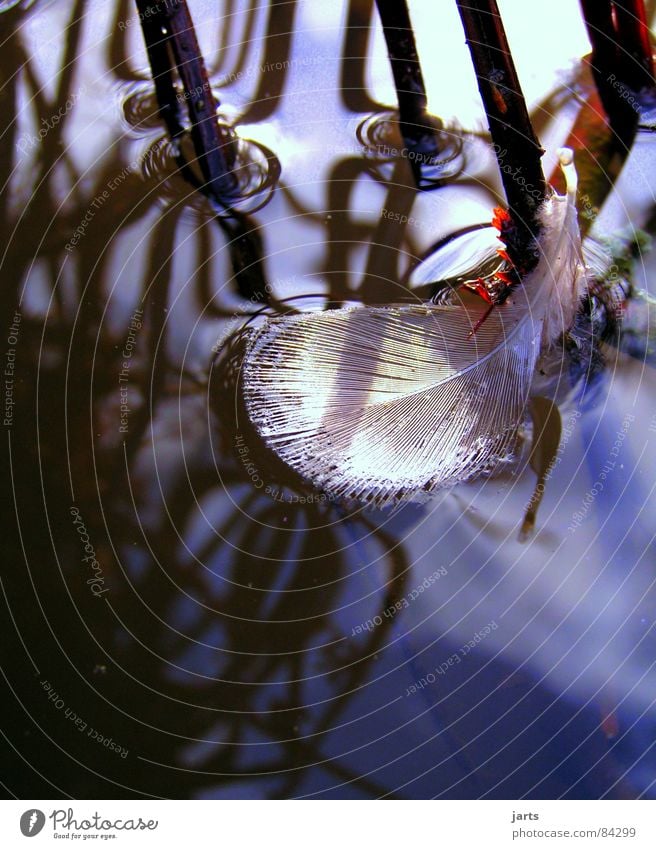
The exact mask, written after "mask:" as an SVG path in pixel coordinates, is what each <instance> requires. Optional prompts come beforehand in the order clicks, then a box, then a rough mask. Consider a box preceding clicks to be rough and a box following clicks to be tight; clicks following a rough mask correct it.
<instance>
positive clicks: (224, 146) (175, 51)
mask: <svg viewBox="0 0 656 849" xmlns="http://www.w3.org/2000/svg"><path fill="white" fill-rule="evenodd" d="M136 2H137V8H138V9H139V11H140V13H141V20H142V29H143V33H144V40H145V42H146V48H147V51H148V59H149V61H150V65H151V70H152V73H153V78H154V80H155V88H156V94H157V97H158V102H159V104H160V114H161V115H162V118H163V120H164V121H165V122H166V124H167V128H168V129H169V132H170V133H171V135H172V137H173V138H178V137H179V136H180V135H182V132H183V129H182V125H181V120H180V115H181V111H182V110H181V108H180V105H181V101H182V102H184V104H185V107H186V109H187V112H188V115H189V121H190V127H191V129H190V132H191V140H192V142H193V145H194V150H195V152H196V158H197V162H198V167H199V168H200V171H201V173H202V175H203V178H204V180H205V186H206V189H207V193H209V194H210V195H211V196H213V197H215V198H216V199H217V200H218V199H220V198H221V196H222V195H225V194H226V193H228V192H229V191H230V189H232V188H233V187H234V185H235V178H234V175H233V173H232V170H231V169H232V166H233V165H234V161H235V152H234V146H233V140H232V136H231V135H230V133H229V132H228V131H227V130H226V128H225V127H222V126H221V125H220V123H219V121H218V120H217V110H218V106H219V104H218V101H217V100H216V98H215V97H214V94H213V93H212V90H211V87H210V83H209V79H208V76H207V71H206V69H205V62H204V61H203V57H202V54H201V52H200V48H199V46H198V40H197V38H196V32H195V29H194V25H193V21H192V19H191V15H190V14H189V10H188V8H187V4H186V2H185V0H168V2H167V3H165V4H163V5H162V4H158V5H156V6H152V4H151V2H150V0H136ZM153 9H154V10H155V11H154V12H153ZM171 59H173V62H172V61H171ZM173 63H175V66H176V68H177V72H178V75H179V77H180V81H181V82H182V87H183V93H182V94H180V93H178V92H176V89H175V85H174V74H173V67H172V65H173Z"/></svg>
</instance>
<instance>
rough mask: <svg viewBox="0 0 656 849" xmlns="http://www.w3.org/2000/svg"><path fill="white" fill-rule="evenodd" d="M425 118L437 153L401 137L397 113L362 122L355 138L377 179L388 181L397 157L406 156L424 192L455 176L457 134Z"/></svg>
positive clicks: (459, 147)
mask: <svg viewBox="0 0 656 849" xmlns="http://www.w3.org/2000/svg"><path fill="white" fill-rule="evenodd" d="M427 121H430V123H431V125H432V126H433V128H434V129H435V138H436V139H437V143H438V152H437V153H434V152H433V151H432V150H428V149H427V148H424V149H422V148H421V146H420V145H418V144H417V145H411V144H410V143H407V142H405V141H404V140H403V137H402V135H401V131H400V123H399V115H398V112H391V111H390V112H382V113H381V112H379V113H376V114H373V115H369V116H368V117H367V118H365V119H364V121H362V123H361V124H360V126H359V127H358V129H357V137H358V141H359V142H360V144H361V145H362V146H363V148H364V156H365V157H366V158H367V159H368V160H369V161H370V162H371V168H372V172H373V173H374V175H375V176H376V177H377V178H378V179H380V180H383V181H385V182H387V181H389V180H390V179H391V177H392V172H393V169H394V164H395V163H396V162H397V161H398V160H399V159H406V160H407V161H408V162H409V163H410V164H411V165H412V166H413V167H414V168H415V169H416V172H417V173H418V175H419V183H418V187H419V188H420V189H422V190H424V191H426V190H429V189H434V188H437V187H438V186H439V185H441V184H442V183H443V181H444V180H447V179H449V178H452V177H457V176H458V174H459V173H460V172H461V171H462V168H463V165H464V156H463V152H462V150H463V142H462V138H461V136H460V134H459V133H457V132H456V131H455V130H446V129H444V125H443V123H442V121H441V120H440V119H439V118H435V117H433V116H427Z"/></svg>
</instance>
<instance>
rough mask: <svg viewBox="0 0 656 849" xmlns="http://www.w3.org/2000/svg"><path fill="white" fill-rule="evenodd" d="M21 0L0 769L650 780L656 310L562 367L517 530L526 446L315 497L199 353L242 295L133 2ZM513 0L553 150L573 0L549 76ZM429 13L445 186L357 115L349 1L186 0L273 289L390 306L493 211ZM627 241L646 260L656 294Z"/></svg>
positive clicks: (11, 136) (383, 80) (619, 793)
mask: <svg viewBox="0 0 656 849" xmlns="http://www.w3.org/2000/svg"><path fill="white" fill-rule="evenodd" d="M28 5H29V4H26V3H24V4H21V3H18V4H13V7H12V8H8V7H9V6H12V4H4V8H5V10H6V11H5V12H4V14H3V23H5V39H6V40H5V42H4V44H3V50H2V53H0V63H1V68H2V87H1V89H0V90H1V92H2V100H3V106H4V108H3V110H2V114H3V116H4V118H3V121H4V124H3V134H2V136H1V141H0V145H1V146H2V150H1V153H0V167H1V168H2V178H1V180H0V185H2V187H3V190H2V194H1V195H0V200H1V203H2V208H1V209H0V227H2V231H3V232H2V239H1V240H0V244H1V245H2V251H3V253H2V271H3V274H2V279H3V285H2V304H3V327H4V328H5V334H6V339H7V341H6V346H5V347H6V356H5V364H6V369H5V380H6V381H7V382H6V383H5V400H6V402H7V401H8V403H6V404H5V426H4V431H5V433H4V438H5V441H6V447H7V452H5V456H7V457H8V460H9V463H8V467H7V477H6V480H7V486H6V488H5V493H6V500H5V506H4V515H5V518H6V526H7V532H5V533H4V534H3V572H2V590H3V632H4V638H3V648H2V671H3V676H4V680H5V690H4V698H3V710H2V720H3V722H2V730H3V742H2V747H3V758H2V763H3V770H2V772H3V779H2V780H3V786H4V787H5V788H6V793H7V794H8V795H10V796H11V795H15V796H18V797H22V798H52V797H55V798H57V797H66V796H71V797H78V798H94V797H98V798H105V797H109V798H113V797H118V798H123V797H132V796H153V797H178V798H180V797H211V798H217V797H221V798H225V797H249V798H250V797H253V798H267V797H274V798H280V797H298V796H319V797H322V798H331V797H339V798H343V797H348V798H372V797H379V796H386V795H390V796H392V797H395V798H426V797H433V796H438V797H443V798H477V797H488V798H558V797H566V798H597V797H600V796H604V797H607V798H635V797H638V796H642V797H649V798H651V797H653V796H654V784H653V782H654V778H655V774H654V753H653V750H652V748H651V746H652V745H653V740H654V733H655V732H656V728H655V722H654V713H653V702H654V698H655V696H656V692H655V685H654V680H655V679H654V673H653V664H654V660H655V657H656V655H655V649H656V637H655V634H654V621H655V614H654V603H655V597H654V577H655V573H654V562H655V561H654V556H653V555H654V546H653V528H654V526H655V525H654V519H655V516H654V513H655V510H654V506H653V505H654V502H653V498H652V493H653V488H654V484H655V479H654V472H653V468H654V464H653V457H654V445H655V441H656V426H655V424H654V405H653V398H654V397H655V395H654V392H655V390H656V386H655V385H654V384H655V379H654V373H653V365H652V363H653V359H652V355H653V351H651V354H650V351H649V350H648V346H645V343H644V338H645V336H646V335H648V334H649V329H650V324H649V316H648V312H647V313H645V312H644V311H643V312H641V313H640V316H641V319H640V320H643V325H642V327H641V333H640V334H638V335H637V337H636V340H635V344H634V345H633V346H632V347H631V346H620V347H618V346H613V345H607V346H606V348H605V349H604V351H603V354H604V357H605V368H604V370H603V372H602V373H601V374H599V375H598V376H597V378H596V379H595V380H594V381H593V382H592V385H591V386H589V388H588V390H587V391H586V392H585V393H584V392H583V391H582V381H581V373H582V370H581V369H580V368H578V370H577V368H576V367H574V366H573V367H572V371H571V375H570V377H568V383H567V386H566V387H565V389H563V388H562V385H561V398H560V400H561V401H562V409H561V414H562V420H563V438H562V442H561V449H560V452H559V454H558V455H557V459H556V464H555V466H554V468H553V470H552V473H551V475H550V479H549V481H548V484H547V488H546V491H545V496H544V500H543V504H542V506H541V508H540V511H539V514H538V522H537V529H536V532H535V534H534V535H533V536H532V537H531V539H530V540H529V542H524V543H522V542H520V541H519V538H518V537H519V529H520V526H521V522H522V518H523V515H524V511H525V508H526V505H527V503H528V502H529V500H530V498H531V494H532V492H533V488H534V485H535V475H534V474H533V472H532V471H531V470H530V469H529V468H526V455H527V451H526V447H524V449H523V455H522V456H523V460H520V461H519V462H518V463H517V464H516V465H515V466H513V467H512V468H511V469H510V470H509V471H508V472H507V473H506V474H505V475H503V476H501V477H499V478H495V479H492V480H489V481H484V482H481V481H479V482H475V483H472V484H468V485H463V486H461V487H458V488H457V489H455V490H452V491H448V492H441V493H439V494H438V495H436V496H435V497H434V498H433V499H432V500H431V501H429V502H427V503H426V504H424V505H407V506H406V507H404V508H403V509H401V510H397V511H393V512H376V511H373V510H363V509H360V508H356V509H354V508H353V507H352V506H351V507H349V506H347V505H343V504H338V503H334V502H333V501H331V500H330V499H327V498H326V497H324V496H322V495H321V494H320V493H316V492H314V491H312V490H309V489H307V488H304V487H302V486H300V485H299V483H298V482H297V481H293V480H292V479H290V477H289V473H288V472H287V470H285V469H284V468H283V467H281V466H279V465H276V463H275V462H274V461H273V460H272V458H271V457H269V456H268V455H267V452H266V449H265V448H264V447H263V446H262V445H261V444H259V443H258V442H257V440H255V438H254V436H253V434H252V433H251V432H250V431H249V430H248V425H247V423H246V422H245V421H244V419H243V416H242V417H241V418H240V417H239V410H238V409H237V420H235V394H234V381H233V377H234V375H233V374H231V372H230V358H229V357H226V355H225V348H223V347H222V343H224V342H226V341H229V340H230V338H231V336H232V335H233V334H234V333H235V332H236V331H237V330H238V329H239V327H240V326H241V324H242V323H243V320H244V318H245V317H247V316H248V315H249V314H251V313H254V312H256V311H258V310H260V309H261V308H262V306H263V300H262V298H260V297H256V296H253V297H251V298H250V299H249V298H245V297H243V295H239V294H238V292H237V283H236V281H235V280H234V277H233V274H232V266H231V251H230V246H229V239H228V237H227V236H226V233H225V230H224V228H222V227H221V226H219V225H218V223H217V221H216V218H215V216H214V215H213V213H212V211H211V210H210V209H209V207H208V206H207V204H206V203H205V201H204V200H203V199H202V198H200V196H199V195H198V194H197V193H194V192H193V190H192V189H190V187H189V186H188V185H187V184H186V183H185V182H183V181H182V180H181V179H180V178H179V176H177V175H175V174H174V164H173V160H172V151H171V146H170V144H169V143H168V142H167V140H166V138H165V134H164V129H163V127H162V125H161V124H160V122H159V119H158V117H157V114H156V103H155V100H154V95H153V88H152V85H151V82H150V76H149V71H148V68H147V63H146V57H145V53H144V51H143V46H142V43H141V35H140V31H139V26H138V19H137V17H136V13H135V10H134V8H133V7H132V5H131V4H129V3H124V2H119V3H93V2H68V0H56V2H51V3H48V2H43V3H39V2H36V3H33V4H31V5H30V6H29V8H27V7H28ZM438 5H439V4H438ZM505 5H507V6H508V19H509V32H510V35H511V36H512V35H513V33H515V35H514V38H515V41H514V42H513V48H514V45H515V42H516V43H517V51H518V56H517V63H518V68H519V70H520V76H523V78H525V79H526V80H527V82H526V88H527V94H528V96H529V102H530V105H531V107H532V109H533V112H534V116H535V119H536V125H538V126H539V128H540V132H541V136H542V139H543V143H544V144H545V146H546V147H548V154H547V157H548V162H550V163H551V165H553V163H554V161H555V160H554V154H553V150H555V148H556V147H557V146H558V145H559V144H562V143H563V142H564V141H565V140H566V138H567V135H568V133H569V130H570V128H571V126H572V123H573V121H574V119H575V118H576V115H577V113H578V109H579V104H580V100H581V99H585V97H587V96H589V95H590V89H589V83H588V82H586V78H585V76H584V75H582V74H580V73H579V64H578V60H577V58H576V57H577V56H578V55H581V53H582V52H584V51H585V49H586V48H585V45H584V44H583V46H582V47H580V38H581V36H580V22H578V19H577V18H576V16H575V15H573V14H572V11H571V10H570V12H569V17H566V18H565V19H564V21H562V20H561V21H559V23H558V27H557V28H556V29H557V31H558V32H560V33H561V35H560V40H558V39H554V45H555V46H554V48H553V56H550V55H549V54H547V56H546V57H544V58H545V61H544V62H543V64H544V66H545V70H544V71H543V72H540V74H538V73H537V72H533V71H532V70H531V68H532V60H531V51H530V50H529V49H528V47H526V45H525V42H526V39H524V40H522V39H521V38H518V36H517V34H519V35H521V33H522V31H523V30H522V27H524V28H525V27H526V26H527V23H526V21H524V22H523V23H522V17H521V15H519V16H518V7H517V4H513V3H508V4H505ZM564 5H567V4H564ZM569 5H571V4H569ZM416 6H417V11H416V14H417V15H418V16H419V17H420V18H421V22H422V23H423V26H418V27H417V30H418V33H421V35H419V36H418V37H419V46H420V52H422V56H423V55H426V57H427V58H426V59H425V60H424V63H425V66H426V67H425V72H426V78H427V80H428V82H429V88H430V103H431V107H432V109H433V110H434V111H436V112H438V111H439V113H440V114H441V115H442V116H444V118H445V127H446V135H445V140H444V143H445V146H446V149H447V150H453V149H454V147H453V145H454V144H456V143H457V144H456V149H459V145H460V144H462V145H463V147H462V156H463V158H462V161H461V162H460V171H459V174H458V176H457V178H456V176H454V175H453V174H449V175H445V176H446V177H448V179H445V184H444V185H443V186H442V187H440V188H438V189H436V190H434V191H430V192H422V193H417V192H416V190H415V188H414V184H413V177H412V171H411V169H410V167H409V165H408V163H407V161H402V160H398V161H393V162H391V163H389V162H387V163H384V162H383V163H381V162H378V161H376V160H375V159H374V160H372V158H371V156H369V155H367V152H366V151H363V148H362V143H361V141H360V140H359V139H358V128H362V126H363V122H366V121H367V120H368V119H369V120H371V116H372V115H377V114H384V113H385V112H386V111H387V110H389V109H390V108H391V107H392V106H393V104H394V93H393V89H391V86H390V81H389V72H388V70H387V67H386V63H385V55H384V48H383V46H382V35H381V33H380V32H379V31H378V29H377V25H376V27H374V25H373V12H372V3H371V2H365V1H364V0H363V2H356V0H353V2H351V3H350V4H344V5H342V4H341V3H340V4H337V3H336V4H334V5H331V8H330V10H320V9H319V7H318V6H314V5H312V7H310V4H303V3H296V2H287V3H273V4H262V3H259V4H258V3H248V2H234V3H233V2H225V3H223V4H220V6H219V7H215V5H214V4H208V3H203V2H198V3H190V8H191V11H192V14H193V15H194V18H195V20H196V23H197V26H198V29H199V35H200V40H201V47H202V48H203V50H204V52H205V55H206V58H207V62H208V68H209V71H210V79H211V81H212V84H213V86H215V87H216V92H217V94H218V96H219V98H220V100H221V104H222V106H221V111H222V114H223V115H224V116H225V117H226V119H227V120H229V121H231V122H233V123H234V124H235V125H237V127H238V132H239V134H240V136H242V137H243V138H245V139H249V138H250V139H254V140H255V141H256V142H258V143H259V144H260V145H263V146H265V147H266V148H268V149H269V150H271V151H272V152H273V153H274V154H275V155H276V157H277V158H278V160H279V163H280V166H281V176H280V179H279V180H278V181H277V182H276V184H275V187H274V188H273V190H272V191H270V189H271V187H265V188H263V189H262V192H261V193H260V194H257V193H256V192H255V187H256V186H255V184H257V182H258V170H257V162H258V161H259V160H257V156H258V153H257V151H258V150H260V148H250V149H248V150H247V151H246V153H245V156H254V157H255V158H256V162H255V166H253V168H254V170H253V175H252V182H251V188H252V189H253V192H254V196H253V197H252V198H251V200H250V201H249V202H245V204H244V212H247V213H248V214H249V215H250V221H251V225H252V226H253V227H254V228H256V230H257V233H258V236H259V238H260V239H261V242H262V245H263V265H264V268H265V275H266V281H267V283H268V285H269V291H270V293H271V294H272V297H273V300H274V301H275V300H283V299H286V298H290V297H298V296H313V297H312V298H308V297H306V299H305V301H304V303H307V304H309V303H311V302H312V301H315V302H316V301H319V302H323V300H325V299H326V298H329V299H331V300H333V301H336V302H344V301H350V300H361V301H364V302H365V303H384V302H389V301H390V300H394V299H398V298H399V297H400V294H401V295H407V290H405V289H404V288H403V282H402V281H404V280H405V279H406V277H407V273H408V271H409V269H410V268H411V267H412V265H413V263H416V262H417V261H418V259H419V258H420V257H421V256H423V255H424V253H425V252H426V251H427V250H429V248H430V247H431V245H433V244H434V243H436V242H438V241H439V240H440V239H443V238H444V237H445V236H447V235H448V234H449V233H452V232H454V231H456V230H458V229H460V228H462V227H465V226H469V225H473V224H479V223H484V222H486V221H489V218H490V211H491V208H492V206H493V205H494V203H495V196H494V191H495V190H497V191H498V178H497V177H496V175H495V173H494V168H493V162H492V159H491V157H490V154H489V150H488V148H487V147H486V145H485V143H484V142H483V140H482V138H481V137H480V133H479V131H480V130H481V129H482V126H483V123H482V118H481V112H480V105H479V104H478V100H477V93H476V90H475V83H474V78H473V75H472V74H471V69H470V68H469V67H468V65H467V61H468V60H467V55H466V53H465V52H464V46H463V45H462V36H461V33H460V31H459V30H457V29H456V27H457V25H458V22H457V19H456V18H454V17H453V14H454V12H453V9H451V4H448V9H447V4H444V10H443V11H442V8H441V6H439V11H437V8H438V7H436V8H435V9H434V8H433V5H432V4H427V3H422V2H419V3H418V4H416ZM413 10H414V6H413ZM502 11H503V9H502ZM442 14H443V16H444V17H441V15H442ZM553 14H554V16H555V10H554V12H553ZM438 19H439V24H440V27H439V31H440V34H439V41H438V44H439V45H442V47H443V48H444V49H443V51H442V52H441V53H440V51H439V50H433V51H427V49H426V47H425V45H426V43H427V35H426V33H427V31H429V30H430V27H431V26H433V27H435V29H437V22H438ZM347 23H348V24H349V26H350V29H349V31H348V34H347V35H345V30H344V27H345V25H346V24H347ZM548 25H549V26H554V27H555V24H554V22H553V21H551V20H550V21H549V22H547V21H545V22H544V26H545V27H547V26H548ZM456 33H457V34H456ZM436 38H437V36H436ZM577 39H578V41H577ZM522 44H524V46H523V47H522ZM449 45H450V46H449ZM454 45H455V46H454ZM577 45H578V46H577ZM447 46H449V47H448V50H447ZM459 50H462V52H461V53H460V52H458V51H459ZM449 51H451V52H449ZM577 51H578V52H577ZM454 57H455V58H454ZM547 60H549V61H547ZM446 68H450V75H449V76H448V77H447V78H446V80H445V69H446ZM563 80H565V81H568V80H569V81H570V82H571V81H572V80H578V81H577V82H576V83H575V84H574V83H573V82H572V84H571V85H570V84H565V85H563ZM586 86H588V87H587V88H586ZM540 102H543V103H544V104H547V106H548V107H549V108H547V106H543V108H542V109H540V108H539V107H538V105H537V104H538V103H540ZM553 104H556V107H557V108H555V107H554V108H555V111H553V112H550V111H549V110H550V109H551V106H553ZM450 116H453V117H452V118H450ZM549 116H551V117H550V118H549ZM465 131H476V132H475V133H474V134H472V133H470V132H465ZM362 137H363V136H362V131H361V132H360V138H362ZM264 182H266V181H264ZM638 188H640V187H638ZM642 189H643V192H642V194H641V193H640V191H639V190H638V189H636V192H637V194H635V193H634V194H633V195H632V194H631V187H630V186H629V188H628V189H627V191H628V193H629V194H628V195H627V196H628V197H637V198H638V201H639V202H638V201H636V208H635V210H634V211H633V212H632V213H631V215H632V217H633V219H635V220H634V224H635V226H639V227H641V228H647V229H648V225H649V219H650V215H651V208H652V206H653V203H649V202H647V201H645V199H644V185H643V186H642ZM627 196H625V198H626V197H627ZM265 201H266V203H265ZM260 202H261V203H262V204H264V205H263V206H262V207H261V208H260V209H257V206H258V204H259V203H260ZM381 210H387V211H392V212H393V213H394V216H392V217H388V216H387V215H385V216H383V215H382V214H381ZM397 213H398V214H399V217H398V218H396V214H397ZM401 216H407V218H408V222H407V223H406V226H405V227H403V226H400V223H399V221H400V218H401ZM609 219H612V216H611V215H610V214H609ZM619 226H620V225H619V224H617V223H614V224H613V223H612V220H610V221H609V223H608V224H607V227H608V230H612V229H613V228H617V227H619ZM649 262H650V261H649V259H648V258H644V259H643V257H642V256H639V257H638V259H637V260H636V261H635V263H634V269H633V274H634V275H635V279H636V281H637V282H638V284H639V285H640V286H642V287H644V288H646V289H649V288H650V286H651V287H652V291H653V273H652V271H653V264H652V265H651V267H650V265H649ZM650 268H651V270H650ZM295 303H296V304H297V305H298V303H300V302H299V301H296V302H295ZM644 315H647V319H646V324H645V323H644ZM628 349H631V352H630V353H627V350H628ZM217 352H219V354H218V355H217ZM583 371H585V369H583ZM237 407H238V405H237ZM240 449H242V450H240ZM243 449H245V450H243ZM602 475H603V478H602V477H601V476H602ZM598 482H600V483H603V487H601V488H600V487H598V486H597V487H596V484H597V483H598ZM595 487H596V488H595ZM593 491H594V494H593V495H592V496H591V495H590V493H591V492H593ZM85 558H86V559H85Z"/></svg>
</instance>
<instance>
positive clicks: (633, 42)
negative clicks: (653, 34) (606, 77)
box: [614, 0, 654, 92]
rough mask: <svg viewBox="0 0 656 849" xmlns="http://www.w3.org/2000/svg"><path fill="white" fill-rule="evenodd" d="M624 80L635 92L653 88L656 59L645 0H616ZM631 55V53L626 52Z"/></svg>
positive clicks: (618, 36)
mask: <svg viewBox="0 0 656 849" xmlns="http://www.w3.org/2000/svg"><path fill="white" fill-rule="evenodd" d="M614 9H615V20H616V24H617V40H618V43H619V44H620V46H621V48H622V53H621V54H620V63H621V79H622V80H623V81H624V82H625V83H626V84H627V85H628V86H630V87H631V88H632V89H633V90H634V91H637V92H640V91H642V90H643V89H651V88H653V87H654V62H653V56H652V46H651V38H650V35H649V27H648V25H647V13H646V10H645V4H644V0H624V2H622V3H618V2H615V3H614ZM627 54H628V55H627Z"/></svg>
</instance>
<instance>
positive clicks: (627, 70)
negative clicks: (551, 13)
mask: <svg viewBox="0 0 656 849" xmlns="http://www.w3.org/2000/svg"><path fill="white" fill-rule="evenodd" d="M580 3H581V9H582V10H583V17H584V19H585V25H586V29H587V32H588V38H589V39H590V44H591V45H592V58H591V64H592V75H593V77H594V81H595V85H596V86H597V91H598V92H599V97H600V98H601V102H602V104H603V107H604V109H605V111H606V114H607V115H608V120H609V122H610V126H611V129H612V130H613V132H614V133H615V136H616V137H617V139H618V141H619V142H620V144H621V145H622V146H624V147H628V146H629V145H630V144H631V141H632V140H633V135H634V133H635V130H636V126H637V124H638V109H636V108H634V106H633V105H631V103H630V102H629V97H628V96H627V95H628V94H630V92H634V93H636V94H638V93H639V92H641V91H643V90H645V89H653V87H654V66H653V61H652V49H651V41H650V36H649V28H648V27H647V14H646V11H645V4H644V0H623V2H622V3H618V2H615V0H580ZM632 100H633V103H634V104H635V103H636V102H637V101H636V99H635V98H633V99H632Z"/></svg>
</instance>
